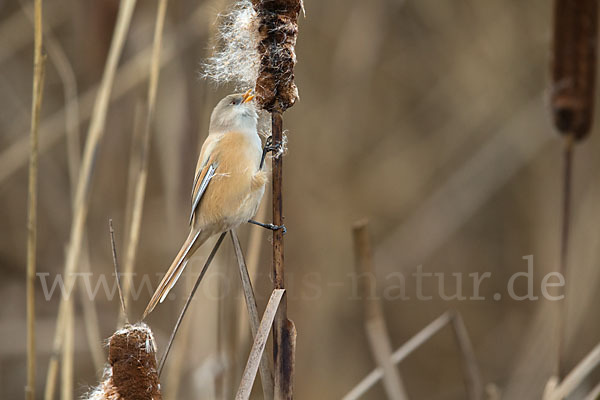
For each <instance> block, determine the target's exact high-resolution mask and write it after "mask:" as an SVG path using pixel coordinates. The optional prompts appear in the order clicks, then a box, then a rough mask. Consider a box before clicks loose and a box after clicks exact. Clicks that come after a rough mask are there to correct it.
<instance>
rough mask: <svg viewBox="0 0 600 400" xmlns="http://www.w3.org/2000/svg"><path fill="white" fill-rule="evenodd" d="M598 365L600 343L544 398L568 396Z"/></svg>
mask: <svg viewBox="0 0 600 400" xmlns="http://www.w3.org/2000/svg"><path fill="white" fill-rule="evenodd" d="M598 365H600V344H598V345H596V347H594V348H593V349H592V351H590V352H589V353H588V354H587V355H586V356H585V358H584V359H583V360H581V361H580V362H579V364H577V365H576V366H575V368H573V370H571V372H569V374H568V375H567V376H566V377H565V379H563V380H562V381H561V382H560V383H559V384H558V386H556V387H555V388H554V389H553V390H550V391H549V393H546V395H545V396H544V400H562V399H564V398H567V397H568V396H569V395H570V394H571V393H572V392H573V391H574V390H575V389H576V388H577V387H578V386H579V385H580V384H581V382H583V380H584V379H585V377H587V376H588V375H589V374H590V373H591V372H592V371H593V370H594V369H595V368H596V367H597V366H598Z"/></svg>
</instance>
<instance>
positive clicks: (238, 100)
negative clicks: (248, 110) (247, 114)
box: [230, 99, 240, 106]
mask: <svg viewBox="0 0 600 400" xmlns="http://www.w3.org/2000/svg"><path fill="white" fill-rule="evenodd" d="M230 104H231V105H232V106H237V105H238V104H240V99H233V100H231V103H230Z"/></svg>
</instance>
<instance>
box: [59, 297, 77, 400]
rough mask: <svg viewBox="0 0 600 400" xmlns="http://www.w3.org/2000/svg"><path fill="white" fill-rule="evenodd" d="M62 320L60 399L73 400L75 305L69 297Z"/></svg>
mask: <svg viewBox="0 0 600 400" xmlns="http://www.w3.org/2000/svg"><path fill="white" fill-rule="evenodd" d="M65 313H66V314H65V320H64V324H65V327H64V339H63V340H64V344H63V348H62V358H61V376H60V378H61V379H60V399H61V400H72V399H73V357H74V355H75V351H74V347H75V344H74V341H75V324H74V322H75V304H74V302H73V297H72V296H69V299H68V300H67V302H66V308H65Z"/></svg>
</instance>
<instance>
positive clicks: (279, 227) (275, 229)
mask: <svg viewBox="0 0 600 400" xmlns="http://www.w3.org/2000/svg"><path fill="white" fill-rule="evenodd" d="M248 223H250V224H254V225H258V226H261V227H263V228H265V229H269V230H271V231H278V230H280V229H282V230H283V234H284V235H285V234H286V233H287V228H286V227H285V225H274V224H264V223H262V222H258V221H255V220H253V219H251V220H249V221H248Z"/></svg>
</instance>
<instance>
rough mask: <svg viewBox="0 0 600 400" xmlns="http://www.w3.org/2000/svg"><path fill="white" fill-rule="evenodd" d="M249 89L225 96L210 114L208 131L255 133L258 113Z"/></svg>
mask: <svg viewBox="0 0 600 400" xmlns="http://www.w3.org/2000/svg"><path fill="white" fill-rule="evenodd" d="M253 98H254V96H253V95H252V94H251V92H250V91H248V92H246V93H245V94H242V93H235V94H230V95H229V96H226V97H225V98H224V99H223V100H221V101H220V102H219V104H217V106H216V107H215V109H214V110H213V112H212V114H211V116H210V133H222V132H229V131H234V130H235V131H242V132H249V133H255V132H256V124H257V121H258V114H257V113H256V107H255V106H254V102H253V101H252V99H253Z"/></svg>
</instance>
